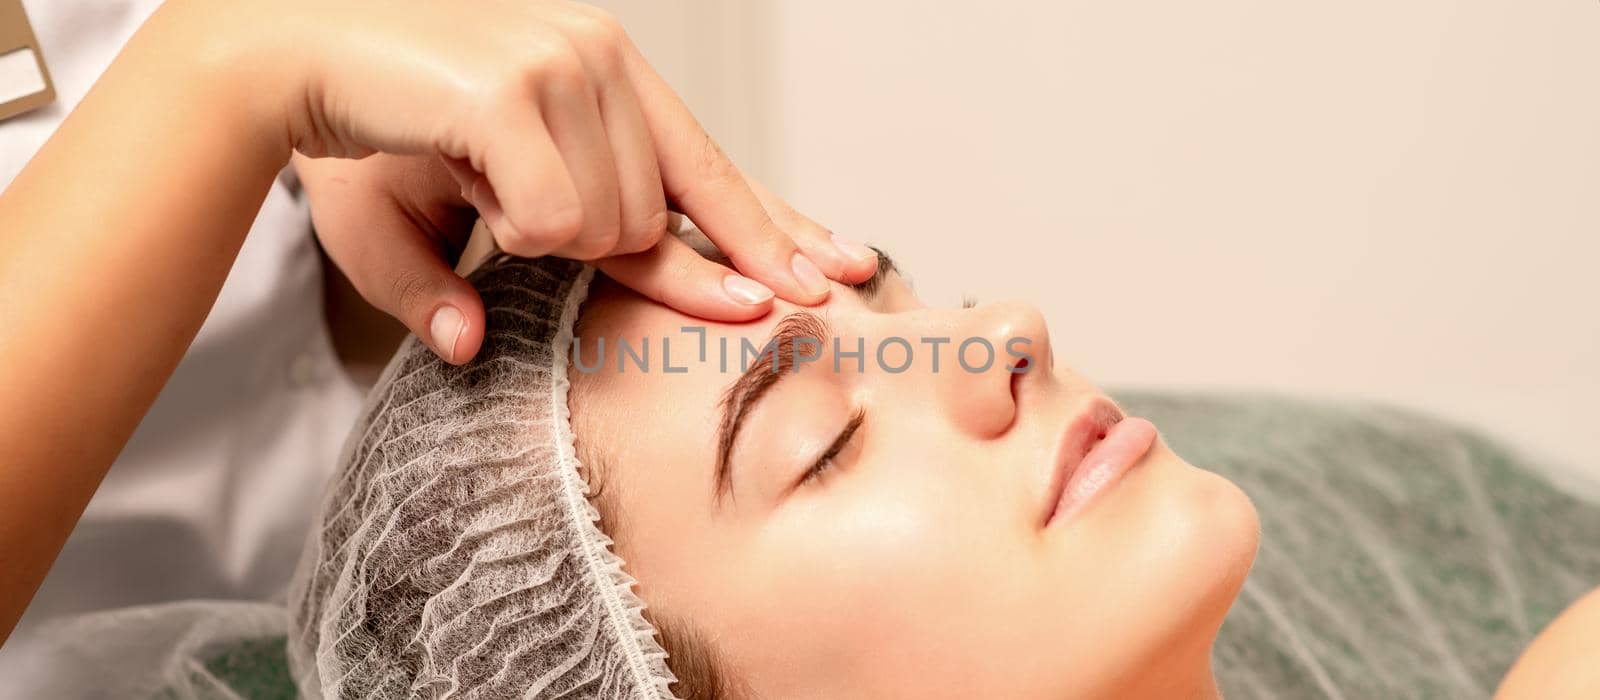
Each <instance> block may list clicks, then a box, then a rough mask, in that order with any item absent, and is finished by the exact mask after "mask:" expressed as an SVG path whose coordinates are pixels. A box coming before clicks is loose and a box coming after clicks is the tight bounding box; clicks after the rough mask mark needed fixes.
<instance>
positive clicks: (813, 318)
mask: <svg viewBox="0 0 1600 700" xmlns="http://www.w3.org/2000/svg"><path fill="white" fill-rule="evenodd" d="M873 250H874V251H877V253H878V269H877V270H876V271H874V272H873V273H872V277H871V278H868V279H867V280H865V281H863V282H858V283H856V284H853V285H850V289H851V290H852V291H854V292H855V293H856V294H858V295H860V296H861V298H862V299H863V300H866V301H871V300H872V298H873V297H875V296H877V294H878V291H879V289H881V288H882V286H883V283H884V281H885V280H886V279H888V277H889V275H890V274H891V273H893V272H895V271H896V270H897V269H898V268H896V267H895V264H894V261H893V260H891V259H890V258H889V255H888V254H887V253H884V252H883V251H882V250H879V249H878V248H873ZM831 337H833V331H832V329H831V328H830V327H829V326H828V322H827V321H826V320H824V319H823V318H822V317H821V316H818V315H816V314H813V313H810V312H808V311H797V312H795V313H792V314H789V315H788V316H785V317H783V319H782V320H780V321H778V325H777V326H775V327H774V328H773V330H772V335H771V337H769V338H767V341H766V343H764V344H762V345H761V346H760V352H761V354H760V355H758V356H757V357H756V362H755V363H754V364H752V365H751V366H750V367H749V368H747V369H745V371H744V372H743V373H742V374H740V375H739V378H738V379H735V380H734V381H733V383H732V384H730V385H728V388H727V390H725V391H724V392H723V394H722V401H721V403H720V405H721V409H722V418H721V421H720V422H719V424H718V426H717V461H716V466H715V467H714V468H713V470H712V485H711V501H712V503H713V504H714V505H720V504H721V502H722V497H723V496H724V495H726V494H729V493H731V492H732V491H733V461H732V455H733V445H734V441H735V440H737V439H738V437H739V431H740V429H741V428H743V427H744V420H745V417H746V416H748V415H749V414H750V412H751V411H752V410H754V409H755V407H756V404H757V403H758V402H760V401H761V398H762V397H764V396H766V395H767V394H768V393H769V392H771V391H772V389H773V387H775V386H777V385H778V382H779V381H781V380H783V378H784V377H787V376H789V375H791V374H794V373H795V372H796V371H797V369H796V368H795V367H794V364H795V350H794V346H795V344H796V343H798V342H800V340H801V339H810V340H812V341H815V342H817V343H819V344H821V343H824V342H826V339H828V338H831ZM768 348H772V350H771V351H770V352H768V351H767V349H768ZM822 349H823V348H822V347H820V346H819V347H817V348H816V349H815V351H816V352H819V353H820V352H821V351H822ZM741 359H742V355H741ZM786 362H787V363H788V364H787V365H786V364H785V363H786Z"/></svg>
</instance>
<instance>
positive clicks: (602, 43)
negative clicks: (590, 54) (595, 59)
mask: <svg viewBox="0 0 1600 700" xmlns="http://www.w3.org/2000/svg"><path fill="white" fill-rule="evenodd" d="M578 17H579V18H578V20H577V21H575V22H574V23H573V25H572V27H571V28H570V31H571V32H572V33H573V36H574V38H577V39H579V40H580V41H583V42H584V43H586V44H587V45H589V46H590V47H593V48H607V49H610V48H615V47H617V46H620V45H621V44H622V42H623V41H624V40H625V39H626V37H627V35H628V34H627V32H626V31H625V30H624V29H623V28H622V21H621V20H619V19H617V17H616V15H613V14H611V13H610V12H606V11H605V10H602V9H600V8H598V7H592V6H591V7H585V8H583V12H582V13H581V14H579V16H578Z"/></svg>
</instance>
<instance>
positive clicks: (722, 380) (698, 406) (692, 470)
mask: <svg viewBox="0 0 1600 700" xmlns="http://www.w3.org/2000/svg"><path fill="white" fill-rule="evenodd" d="M869 291H870V293H866V292H869ZM918 305H920V304H919V303H918V302H917V301H916V297H915V296H914V294H912V291H911V289H910V286H909V284H908V282H907V281H906V280H905V278H903V277H901V276H900V275H899V274H898V273H897V272H894V271H888V272H886V274H884V275H883V276H882V279H881V280H880V281H879V282H878V283H877V285H876V288H875V289H871V290H867V289H860V290H852V289H851V288H849V287H846V286H843V285H837V284H836V285H835V286H834V288H833V293H832V295H831V296H830V298H829V300H828V301H827V302H825V303H824V304H823V305H821V306H818V307H809V308H807V307H799V306H794V305H791V304H787V303H784V302H781V301H780V302H776V305H775V307H774V310H773V312H772V313H769V314H767V315H766V316H764V317H762V318H759V319H756V320H754V321H749V322H744V323H718V322H713V321H706V320H703V319H699V318H694V317H691V316H687V315H685V314H681V313H679V312H677V311H675V310H673V309H671V308H669V307H667V306H665V305H662V304H660V303H657V302H655V301H652V300H650V299H647V298H645V297H642V296H640V295H639V294H637V293H635V292H633V291H631V290H629V289H627V288H626V287H623V286H622V285H620V284H618V283H616V282H614V281H612V280H610V279H609V278H606V277H605V276H603V275H596V277H595V282H594V284H593V285H592V287H591V289H590V292H589V297H588V299H587V300H586V301H585V303H584V305H583V308H582V309H581V314H580V316H579V321H578V326H577V332H576V334H575V342H576V343H577V347H576V350H577V355H576V357H575V358H574V362H572V363H571V365H572V370H571V372H570V374H571V376H572V381H573V397H572V421H573V427H574V431H575V432H576V434H577V437H578V441H579V445H580V448H582V449H583V451H584V452H585V453H587V454H588V455H589V456H590V457H591V458H595V457H598V458H603V459H604V460H605V461H606V463H607V464H606V465H605V468H606V470H607V471H608V472H612V473H608V474H605V475H604V478H605V479H606V481H607V483H608V484H609V483H611V482H613V481H621V482H625V485H623V489H624V490H626V491H633V490H636V489H646V488H648V489H649V490H650V491H651V492H652V493H657V492H659V491H658V489H659V488H661V487H662V486H663V484H659V483H650V484H645V483H641V480H642V481H649V482H656V481H658V480H659V479H662V478H666V477H667V476H669V474H671V473H677V477H679V478H680V479H681V478H682V477H684V476H693V477H694V478H693V479H692V481H693V483H695V484H699V485H703V486H704V487H705V488H706V492H705V495H706V496H709V495H710V494H711V482H710V475H711V471H710V470H711V468H712V465H713V462H714V460H715V457H716V427H717V424H718V420H719V417H720V413H719V411H720V404H721V400H722V397H723V392H724V391H725V390H726V388H727V387H728V385H729V384H731V383H732V382H733V381H734V380H735V379H737V378H738V376H739V373H740V370H741V369H742V368H741V366H740V360H741V357H744V355H742V354H741V353H742V352H743V348H742V344H743V343H748V344H749V347H750V349H751V352H750V355H749V356H753V355H754V354H755V353H756V352H757V351H758V350H759V348H760V347H761V346H762V345H763V344H764V343H765V342H766V339H767V338H768V337H769V336H770V335H771V333H772V332H773V330H774V328H775V327H776V326H777V325H778V324H779V323H781V322H782V321H783V319H784V318H785V317H786V316H788V315H789V314H790V313H792V312H794V311H799V310H807V311H810V312H812V313H815V314H817V315H819V316H822V317H824V318H829V319H838V318H841V317H845V316H848V315H850V314H856V313H871V312H875V311H892V310H898V309H905V308H913V307H915V306H918ZM624 344H625V345H626V348H624ZM702 350H704V353H703V354H702ZM641 362H642V363H643V364H644V366H645V368H644V369H640V367H639V364H640V363H641ZM669 368H670V369H669ZM640 464H651V465H654V468H652V469H650V470H649V473H643V470H639V469H635V468H634V467H635V466H637V465H640ZM617 472H622V473H617ZM702 477H703V478H702ZM702 481H703V482H704V483H703V484H702V483H701V482H702ZM684 495H685V496H695V495H699V494H697V493H692V492H690V493H685V494H684ZM630 510H631V509H630Z"/></svg>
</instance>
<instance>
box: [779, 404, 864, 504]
mask: <svg viewBox="0 0 1600 700" xmlns="http://www.w3.org/2000/svg"><path fill="white" fill-rule="evenodd" d="M865 419H866V414H865V413H863V412H862V411H861V410H860V409H857V410H856V412H855V413H853V414H851V416H850V422H849V423H846V424H845V426H844V429H843V430H841V431H839V436H838V437H835V438H834V439H833V444H831V445H829V446H828V449H827V450H825V451H823V453H822V456H821V457H818V458H817V461H816V462H815V463H813V464H812V465H811V468H809V469H807V470H806V473H805V474H804V475H802V476H801V477H800V481H799V482H798V483H796V484H795V485H794V488H796V489H798V488H800V487H802V486H804V485H806V484H809V483H811V482H813V481H816V480H817V479H819V478H821V477H822V476H823V475H824V474H826V473H827V472H829V471H832V470H833V467H834V460H835V459H836V458H837V457H838V456H839V453H841V452H843V451H844V448H846V447H849V446H850V438H852V437H854V436H855V434H856V431H857V430H859V429H860V428H861V424H862V422H863V421H865Z"/></svg>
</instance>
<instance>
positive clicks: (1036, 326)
mask: <svg viewBox="0 0 1600 700" xmlns="http://www.w3.org/2000/svg"><path fill="white" fill-rule="evenodd" d="M951 313H955V314H958V315H959V316H958V320H957V322H956V325H957V326H958V328H959V329H960V332H959V333H958V334H957V335H958V336H959V337H956V338H953V339H952V340H951V342H950V359H952V360H954V362H950V363H949V364H948V365H945V366H941V367H940V370H941V371H949V372H951V373H952V374H951V375H950V376H949V377H945V378H941V379H939V380H937V381H935V385H936V386H938V387H939V392H940V393H941V396H940V397H939V400H940V401H941V402H942V403H943V404H944V406H945V407H946V408H947V409H948V411H949V415H950V416H952V418H953V421H954V422H955V424H956V425H957V426H958V428H959V429H961V430H963V431H964V432H968V433H969V434H971V435H973V436H975V437H980V438H989V437H995V436H997V435H1000V434H1001V433H1004V432H1005V431H1006V430H1008V429H1009V428H1010V427H1011V424H1012V423H1013V422H1014V421H1015V420H1016V414H1017V398H1018V396H1019V392H1020V391H1024V390H1025V388H1026V386H1028V385H1031V384H1032V383H1034V382H1037V381H1040V380H1042V379H1043V378H1044V377H1045V376H1047V373H1048V370H1049V367H1050V363H1051V360H1050V357H1051V351H1050V332H1049V330H1048V329H1047V328H1046V326H1045V321H1044V316H1043V315H1042V314H1040V313H1039V310H1038V309H1036V308H1034V307H1033V306H1031V305H1028V304H1024V303H1021V302H996V303H993V304H984V305H980V306H977V307H974V308H971V309H963V310H960V311H951ZM1019 365H1020V366H1019Z"/></svg>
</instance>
